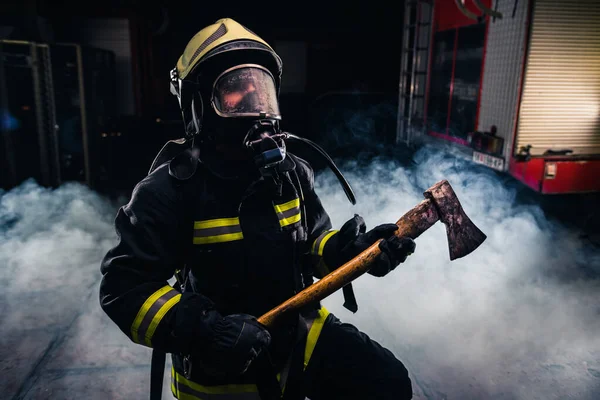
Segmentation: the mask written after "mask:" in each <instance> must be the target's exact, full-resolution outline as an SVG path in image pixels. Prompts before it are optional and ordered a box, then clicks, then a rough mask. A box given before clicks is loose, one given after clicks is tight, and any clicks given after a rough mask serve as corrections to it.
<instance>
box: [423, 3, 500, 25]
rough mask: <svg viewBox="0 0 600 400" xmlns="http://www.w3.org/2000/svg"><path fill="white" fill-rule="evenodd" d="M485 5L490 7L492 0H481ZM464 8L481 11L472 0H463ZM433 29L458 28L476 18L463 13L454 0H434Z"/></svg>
mask: <svg viewBox="0 0 600 400" xmlns="http://www.w3.org/2000/svg"><path fill="white" fill-rule="evenodd" d="M482 3H483V4H485V5H486V6H487V7H489V8H492V5H491V4H492V0H482ZM465 6H466V8H467V9H468V10H469V11H471V12H473V13H475V14H477V15H482V12H481V11H479V9H478V8H477V7H476V6H475V3H473V1H472V0H465ZM434 21H435V31H436V32H438V31H444V30H447V29H453V28H460V27H461V26H467V25H472V24H476V23H477V20H474V19H471V18H469V17H467V16H466V15H465V14H463V13H462V12H461V11H460V9H459V8H458V7H457V5H456V2H455V0H435V19H434Z"/></svg>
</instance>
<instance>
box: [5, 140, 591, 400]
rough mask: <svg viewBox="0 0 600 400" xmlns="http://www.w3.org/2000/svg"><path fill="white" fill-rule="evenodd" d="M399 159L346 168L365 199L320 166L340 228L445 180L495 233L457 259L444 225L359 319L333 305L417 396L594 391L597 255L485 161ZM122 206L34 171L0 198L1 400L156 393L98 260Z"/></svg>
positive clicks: (362, 284) (379, 289)
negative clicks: (393, 362) (102, 302)
mask: <svg viewBox="0 0 600 400" xmlns="http://www.w3.org/2000/svg"><path fill="white" fill-rule="evenodd" d="M404 164H407V163H404ZM404 164H401V163H399V162H395V161H389V160H387V161H386V160H384V159H381V160H375V161H373V162H371V163H368V164H365V163H364V161H361V162H359V161H355V162H349V163H345V164H342V165H340V167H341V168H342V170H343V171H344V172H345V173H346V176H347V178H348V180H349V181H350V182H351V184H352V185H353V188H354V190H355V192H356V195H357V198H358V204H357V205H356V206H351V205H350V204H349V203H348V201H347V200H346V199H345V196H344V194H343V191H342V190H341V188H340V187H339V186H338V184H337V182H335V177H334V176H333V175H332V174H331V173H329V172H323V173H320V174H318V175H317V177H316V183H317V190H318V193H319V194H320V196H321V197H322V200H323V203H324V205H325V207H326V208H327V210H328V212H329V213H330V215H331V217H332V220H333V223H334V225H335V226H337V227H339V226H341V224H343V222H344V221H346V220H347V219H348V218H350V217H351V216H352V215H353V213H359V214H361V215H363V217H365V220H366V222H367V224H368V226H369V227H374V226H375V225H377V224H379V223H385V222H395V221H396V220H397V219H398V218H399V217H400V216H401V215H402V214H403V213H404V212H406V211H408V210H409V209H410V208H412V207H413V206H414V205H416V204H417V203H418V202H419V201H421V200H422V198H423V196H422V192H423V191H424V190H425V189H427V188H428V187H430V186H431V185H433V184H434V183H436V182H437V181H439V180H441V179H447V180H448V181H449V182H450V184H451V185H452V186H453V188H454V190H455V191H456V193H457V195H458V197H459V198H460V201H461V203H462V205H463V207H464V209H465V211H466V213H467V214H468V215H469V217H470V218H471V219H472V220H473V222H474V223H475V224H476V225H477V226H478V227H479V228H480V229H481V230H482V231H484V232H485V233H486V234H487V236H488V239H487V240H486V242H485V243H484V244H483V245H482V246H481V247H480V248H479V249H477V250H476V251H475V252H473V253H472V254H470V255H468V256H467V257H465V258H462V259H458V260H455V261H452V262H450V261H449V256H448V248H447V239H446V233H445V229H444V227H443V225H442V224H436V225H434V226H433V227H432V228H431V229H430V230H428V231H427V232H425V233H424V234H423V235H422V236H421V237H419V238H418V239H417V240H416V242H417V249H416V252H415V254H413V255H412V256H411V257H410V258H409V260H408V261H407V262H406V263H405V264H403V265H401V266H400V267H399V268H398V269H397V270H395V271H393V272H392V273H391V274H390V275H388V276H386V277H385V278H374V277H371V276H369V275H364V276H362V277H360V278H359V279H358V280H357V281H355V283H354V287H355V291H356V295H357V300H358V302H359V311H358V312H357V313H356V314H354V315H353V314H351V313H350V312H349V311H347V310H345V309H343V308H342V307H341V304H342V302H343V301H342V297H341V293H336V294H334V295H332V296H331V297H329V298H327V299H326V300H325V302H324V304H325V305H326V306H327V307H328V308H329V309H330V310H331V311H333V312H334V313H336V314H337V315H338V317H340V318H341V319H343V320H345V321H347V322H352V323H355V324H356V325H357V326H358V327H359V328H361V329H362V330H364V331H365V332H367V333H368V334H369V335H370V336H371V337H373V338H374V339H376V340H378V341H380V342H381V343H382V344H383V345H385V346H387V347H389V348H390V349H391V350H393V351H394V352H395V354H396V355H397V356H398V357H399V358H400V359H401V360H402V361H403V362H405V364H406V365H407V367H408V368H409V370H410V372H411V376H412V378H413V382H414V384H415V385H414V387H415V399H518V400H521V399H523V400H524V399H567V398H568V399H582V400H591V399H594V398H598V394H599V393H600V388H599V385H600V335H598V333H599V332H600V315H599V314H600V309H599V304H600V302H599V301H598V300H599V296H598V293H599V289H600V281H599V280H598V276H599V275H600V267H599V266H600V256H599V254H600V253H599V251H598V249H597V248H591V247H590V246H589V244H587V243H582V242H580V239H579V237H578V236H577V235H576V234H575V233H574V232H573V231H571V230H568V229H566V228H565V227H563V226H561V225H559V224H558V223H555V222H551V221H548V220H547V218H546V217H545V215H544V213H543V212H542V211H541V209H540V208H538V207H537V206H535V205H521V204H519V201H518V200H517V191H516V189H515V188H511V187H510V186H509V185H507V184H506V182H504V181H503V180H502V179H501V178H499V177H498V176H497V175H496V174H495V173H493V172H491V171H490V170H487V169H485V168H475V167H473V166H472V165H470V163H468V162H466V161H464V160H462V159H461V158H460V157H457V156H455V155H452V154H450V153H448V152H441V151H438V150H432V149H429V148H423V149H422V150H421V151H419V152H418V153H417V154H416V155H415V157H414V165H408V166H407V165H404ZM123 202H124V200H123V201H117V202H116V203H113V202H110V201H108V200H106V199H104V198H102V197H101V196H98V195H97V194H95V193H94V192H92V191H90V190H89V189H87V188H86V187H85V186H82V185H78V184H67V185H64V186H62V187H60V188H58V189H55V190H51V189H46V188H41V187H39V186H38V185H36V184H35V182H32V181H30V182H26V183H24V184H22V185H21V186H20V187H18V188H15V189H13V190H11V191H9V192H6V193H0V268H1V269H0V282H1V284H2V291H0V310H1V311H2V313H1V314H0V360H2V361H0V366H1V367H2V376H3V379H2V383H1V384H0V389H1V390H2V397H3V398H8V399H10V398H35V399H38V398H51V399H59V398H60V399H62V398H90V399H91V398H94V399H95V398H101V399H112V398H144V397H147V395H148V389H149V361H150V350H149V349H147V348H145V347H142V346H139V345H135V344H133V343H131V341H129V339H127V338H126V336H125V335H124V334H123V333H122V332H120V331H119V330H118V328H117V327H116V326H115V325H114V324H113V323H112V321H110V320H109V319H108V317H107V316H106V315H105V314H104V313H103V312H102V310H101V309H100V307H99V303H98V283H99V280H100V271H99V266H100V260H101V259H102V257H103V256H104V254H105V253H106V251H107V250H108V249H109V248H110V247H111V246H113V245H114V244H115V243H116V239H117V238H116V235H115V232H114V227H113V220H114V216H115V214H116V210H117V208H118V206H119V205H121V204H122V203H123ZM164 389H165V390H164V392H165V397H164V398H170V396H169V395H168V392H169V390H168V384H167V383H166V382H165V386H164ZM17 394H18V397H14V396H16V395H17Z"/></svg>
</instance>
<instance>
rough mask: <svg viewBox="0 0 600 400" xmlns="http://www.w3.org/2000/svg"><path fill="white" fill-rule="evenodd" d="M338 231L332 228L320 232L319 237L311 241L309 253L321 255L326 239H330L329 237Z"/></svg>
mask: <svg viewBox="0 0 600 400" xmlns="http://www.w3.org/2000/svg"><path fill="white" fill-rule="evenodd" d="M338 232H339V231H338V230H336V229H333V230H330V231H326V232H323V233H321V235H319V237H318V238H316V239H315V241H314V242H313V245H312V249H311V253H312V254H315V255H318V256H320V257H322V256H323V249H324V248H325V244H326V243H327V241H328V240H329V239H331V237H332V236H333V235H335V234H336V233H338Z"/></svg>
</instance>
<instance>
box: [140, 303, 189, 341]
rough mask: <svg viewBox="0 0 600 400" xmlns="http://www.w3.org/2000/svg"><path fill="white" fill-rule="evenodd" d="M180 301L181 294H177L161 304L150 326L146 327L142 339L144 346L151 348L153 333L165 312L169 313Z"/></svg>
mask: <svg viewBox="0 0 600 400" xmlns="http://www.w3.org/2000/svg"><path fill="white" fill-rule="evenodd" d="M180 299H181V294H178V295H176V296H175V297H173V298H171V299H169V300H167V302H166V303H165V304H163V306H162V307H161V308H160V309H159V310H158V312H157V313H156V315H155V316H154V318H152V322H150V326H149V327H148V330H147V331H146V335H145V338H144V339H145V341H146V346H148V347H152V341H151V340H152V336H154V331H156V328H157V327H158V324H159V323H160V321H161V320H162V319H163V317H164V316H165V314H166V313H167V311H169V310H170V309H171V308H173V306H174V305H175V304H177V303H179V300H180Z"/></svg>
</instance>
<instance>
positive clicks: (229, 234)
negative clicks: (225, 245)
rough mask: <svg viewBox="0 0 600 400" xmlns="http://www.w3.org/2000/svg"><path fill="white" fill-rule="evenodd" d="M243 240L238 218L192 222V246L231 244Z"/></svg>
mask: <svg viewBox="0 0 600 400" xmlns="http://www.w3.org/2000/svg"><path fill="white" fill-rule="evenodd" d="M243 238H244V234H243V233H242V227H241V226H240V219H239V217H233V218H217V219H210V220H206V221H194V238H193V243H194V244H211V243H222V242H232V241H235V240H241V239H243Z"/></svg>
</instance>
